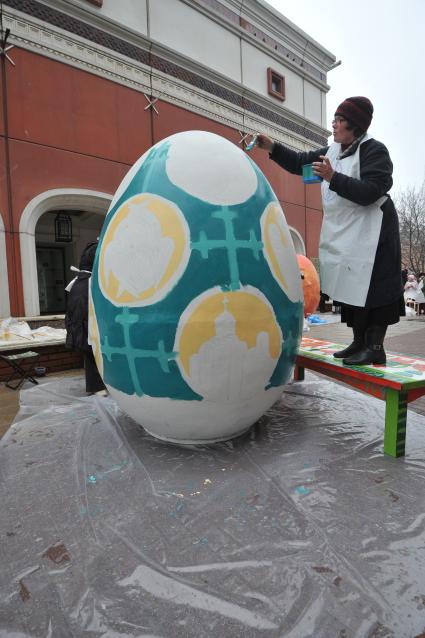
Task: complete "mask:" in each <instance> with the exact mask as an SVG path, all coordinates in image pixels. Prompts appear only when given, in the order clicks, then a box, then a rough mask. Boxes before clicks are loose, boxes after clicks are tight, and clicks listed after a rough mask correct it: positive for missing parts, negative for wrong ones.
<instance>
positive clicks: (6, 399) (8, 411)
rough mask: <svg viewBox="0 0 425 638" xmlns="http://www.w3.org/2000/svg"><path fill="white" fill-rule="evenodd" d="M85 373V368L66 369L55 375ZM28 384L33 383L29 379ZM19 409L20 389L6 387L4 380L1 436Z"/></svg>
mask: <svg viewBox="0 0 425 638" xmlns="http://www.w3.org/2000/svg"><path fill="white" fill-rule="evenodd" d="M82 374H84V370H75V369H74V370H66V371H65V372H61V373H58V374H56V375H55V377H75V376H77V375H82ZM26 383H28V385H31V384H30V383H29V382H28V381H27V382H26ZM18 410H19V391H16V390H10V389H9V388H6V386H5V384H4V383H3V382H1V383H0V438H1V437H2V436H3V434H4V433H5V432H6V430H7V429H8V427H9V425H10V424H11V423H12V421H13V419H14V418H15V416H16V413H17V412H18Z"/></svg>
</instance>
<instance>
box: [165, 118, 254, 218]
mask: <svg viewBox="0 0 425 638" xmlns="http://www.w3.org/2000/svg"><path fill="white" fill-rule="evenodd" d="M168 142H169V143H170V148H169V150H168V158H167V162H166V171H167V176H168V178H169V179H170V181H171V182H172V183H173V184H175V186H178V187H179V188H181V189H182V190H184V191H185V192H187V193H189V194H190V195H192V196H193V197H197V198H198V199H201V200H202V201H205V202H208V203H210V204H217V205H218V206H234V205H236V204H241V203H242V202H245V201H246V200H247V199H249V198H250V197H251V196H252V195H254V193H255V191H256V190H257V185H258V180H257V175H256V172H255V170H254V168H253V166H252V164H251V162H250V160H249V159H248V158H247V157H246V155H245V154H244V152H243V151H242V150H241V149H240V148H238V147H237V146H236V145H235V144H231V143H230V142H229V141H228V140H226V139H224V138H223V137H220V136H219V135H215V134H214V133H206V132H205V131H189V132H187V133H186V134H185V135H184V136H182V135H181V134H177V135H173V136H171V137H169V138H168Z"/></svg>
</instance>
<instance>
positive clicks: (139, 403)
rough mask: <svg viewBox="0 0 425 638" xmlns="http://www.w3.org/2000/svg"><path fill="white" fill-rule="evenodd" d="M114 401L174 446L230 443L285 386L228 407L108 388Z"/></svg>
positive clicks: (269, 404)
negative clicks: (141, 394)
mask: <svg viewBox="0 0 425 638" xmlns="http://www.w3.org/2000/svg"><path fill="white" fill-rule="evenodd" d="M107 387H108V390H109V392H110V393H111V396H112V398H113V399H114V400H115V401H116V402H117V403H118V405H119V406H120V407H121V408H122V410H124V412H126V413H127V414H128V415H129V416H131V417H132V418H133V419H134V420H135V421H136V422H137V423H140V425H142V426H143V428H144V429H145V430H146V431H147V432H149V433H150V434H152V435H153V436H155V437H157V438H159V439H164V440H166V441H170V442H173V443H184V444H195V443H200V444H201V443H215V442H217V441H226V440H227V439H230V438H232V437H235V436H239V435H240V434H243V433H244V432H245V431H246V430H248V428H250V427H251V425H252V424H253V423H255V422H256V421H258V419H259V418H260V417H261V416H262V415H263V414H264V412H265V411H266V410H268V409H269V408H270V406H272V405H273V404H274V403H275V402H276V401H277V400H278V399H279V398H280V396H281V394H282V390H283V386H281V387H272V388H269V389H268V390H264V391H263V392H262V393H261V394H256V395H255V396H254V397H250V398H248V399H244V400H243V401H237V402H235V403H225V402H219V401H207V400H203V401H179V400H176V399H169V398H167V397H159V398H158V397H151V396H148V395H146V394H145V395H143V396H141V397H139V396H137V395H135V394H133V395H128V394H124V392H121V391H120V390H116V389H115V388H113V387H110V386H107Z"/></svg>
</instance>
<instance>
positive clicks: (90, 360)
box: [84, 349, 105, 392]
mask: <svg viewBox="0 0 425 638" xmlns="http://www.w3.org/2000/svg"><path fill="white" fill-rule="evenodd" d="M84 370H85V373H86V392H99V390H105V384H104V383H103V381H102V377H101V376H100V374H99V371H98V369H97V366H96V361H95V359H94V356H93V352H92V350H91V349H90V350H88V351H87V352H85V353H84Z"/></svg>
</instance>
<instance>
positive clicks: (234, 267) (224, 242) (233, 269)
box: [191, 206, 263, 290]
mask: <svg viewBox="0 0 425 638" xmlns="http://www.w3.org/2000/svg"><path fill="white" fill-rule="evenodd" d="M212 217H215V218H217V219H222V220H223V223H224V229H225V236H224V238H222V239H209V238H208V237H207V235H206V234H205V232H204V231H203V230H201V231H200V233H199V240H198V241H193V242H192V244H191V247H192V250H199V252H200V253H201V256H202V258H203V259H207V258H208V253H209V251H210V250H214V249H216V248H225V249H226V251H227V261H228V264H229V271H230V290H238V289H239V288H240V278H239V265H238V250H239V249H241V248H245V249H248V250H251V251H252V253H253V255H254V258H255V259H256V260H257V261H258V260H259V259H260V254H261V250H262V248H263V242H262V241H261V240H259V239H257V237H256V235H255V231H254V230H253V229H252V228H251V229H250V231H249V239H236V237H235V231H234V227H233V220H234V219H236V218H237V217H238V214H237V213H236V212H233V211H231V210H230V209H229V208H228V207H227V206H223V208H221V209H220V210H216V211H215V212H214V213H212Z"/></svg>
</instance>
